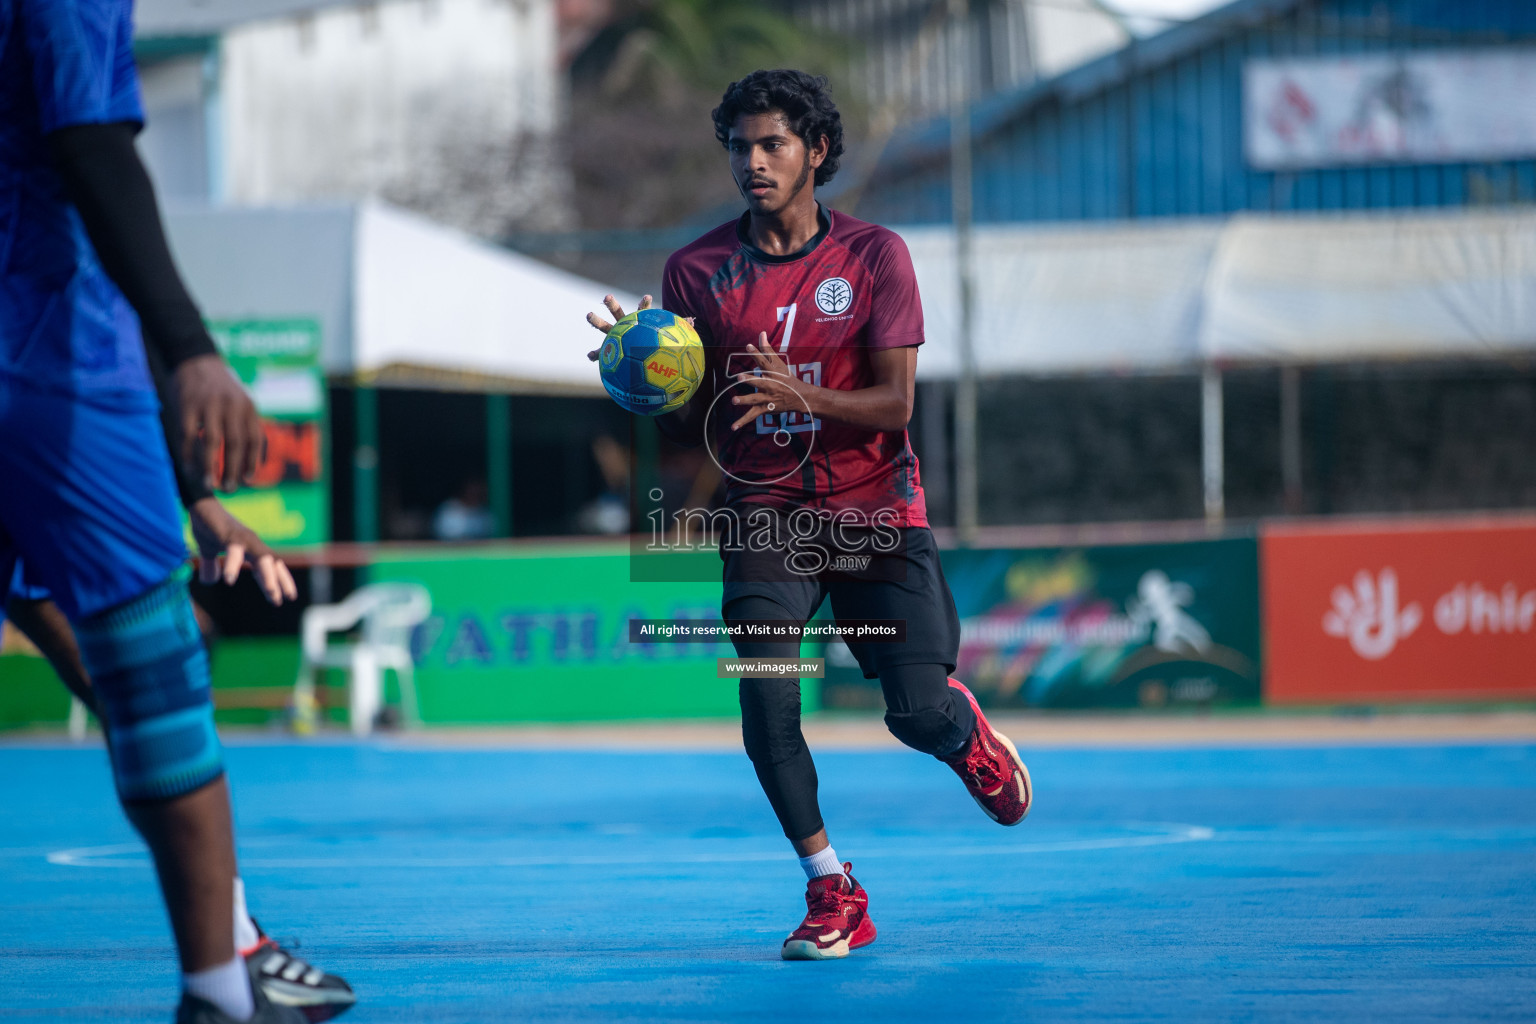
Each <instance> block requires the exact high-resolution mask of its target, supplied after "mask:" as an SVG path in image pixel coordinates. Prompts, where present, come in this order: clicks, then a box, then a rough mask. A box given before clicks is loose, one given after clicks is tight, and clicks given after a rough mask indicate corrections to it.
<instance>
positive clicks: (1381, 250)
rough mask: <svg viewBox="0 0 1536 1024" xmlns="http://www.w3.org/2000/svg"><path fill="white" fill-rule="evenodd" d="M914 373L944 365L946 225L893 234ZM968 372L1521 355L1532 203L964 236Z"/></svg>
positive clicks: (936, 372)
mask: <svg viewBox="0 0 1536 1024" xmlns="http://www.w3.org/2000/svg"><path fill="white" fill-rule="evenodd" d="M901 233H902V236H903V237H904V238H905V239H906V241H907V244H908V246H909V247H910V248H911V250H912V257H913V262H914V264H915V266H916V269H917V277H918V283H919V286H920V287H921V289H922V294H923V306H924V312H925V315H926V319H927V327H928V339H929V340H928V344H927V345H926V346H925V351H924V353H923V357H922V358H921V359H920V360H919V361H918V373H919V376H920V377H926V378H930V379H944V378H952V377H954V376H955V375H956V374H957V373H958V372H959V360H958V355H957V350H958V346H957V343H956V338H955V333H956V329H957V328H956V323H957V320H958V316H957V312H956V295H957V292H958V288H957V284H956V273H955V263H954V240H953V234H952V232H951V231H950V230H949V229H948V228H947V227H936V228H913V229H903V230H902V232H901ZM974 266H975V268H976V330H975V339H974V341H975V352H976V362H977V369H978V370H979V372H981V373H985V374H1001V373H1052V372H1074V371H1087V370H1103V369H1127V370H1129V369H1157V368H1170V367H1178V366H1190V365H1194V364H1197V363H1199V362H1202V361H1207V360H1218V361H1221V360H1263V361H1279V362H1299V361H1331V360H1346V359H1362V358H1375V357H1384V356H1385V357H1414V356H1418V357H1432V356H1446V355H1483V354H1494V353H1499V352H1509V351H1514V350H1522V349H1523V350H1530V349H1536V212H1531V211H1527V210H1515V211H1511V210H1495V211H1489V212H1474V213H1465V212H1457V213H1447V214H1438V213H1429V214H1414V215H1402V214H1396V213H1394V214H1392V215H1365V216H1361V215H1352V216H1348V217H1343V216H1307V217H1297V216H1287V217H1261V216H1251V215H1241V216H1236V217H1232V218H1228V219H1224V220H1220V221H1216V220H1211V221H1183V222H1164V223H1154V224H1151V225H1148V226H1143V225H1141V224H1137V225H1129V224H1113V225H1107V226H1098V225H1082V226H1073V227H1058V226H1051V227H1040V226H1015V225H989V226H981V227H978V228H977V229H976V230H975V260H974Z"/></svg>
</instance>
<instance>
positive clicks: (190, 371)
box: [171, 355, 265, 491]
mask: <svg viewBox="0 0 1536 1024" xmlns="http://www.w3.org/2000/svg"><path fill="white" fill-rule="evenodd" d="M171 390H172V393H173V394H174V395H175V396H176V405H177V409H178V412H179V413H180V416H181V458H182V461H183V462H184V463H185V464H186V465H187V467H188V468H189V469H190V470H191V471H193V472H198V471H199V470H200V471H201V472H202V475H203V479H204V480H205V481H206V482H207V484H208V486H209V487H216V488H218V489H219V490H223V491H233V490H234V489H235V488H236V487H239V486H240V482H241V481H243V480H246V479H249V478H250V476H251V475H252V474H253V473H255V472H256V469H257V467H259V466H260V465H261V454H262V445H263V444H264V442H265V435H264V433H263V431H262V428H261V416H260V414H258V413H257V412H256V405H255V403H253V402H252V401H251V396H250V395H247V394H246V393H245V389H244V388H243V387H241V386H240V382H239V381H238V380H236V379H235V375H234V374H233V373H232V372H230V369H229V364H228V363H226V362H224V359H223V357H222V356H218V355H205V356H194V357H192V358H191V359H188V360H187V361H186V362H184V363H182V364H181V365H180V366H178V367H176V372H175V373H174V374H172V377H171ZM199 446H201V448H202V451H201V455H199V452H198V448H199ZM221 457H222V461H223V474H222V478H221V476H220V473H219V463H220V460H221ZM199 460H201V462H202V465H201V466H199V465H198V462H199Z"/></svg>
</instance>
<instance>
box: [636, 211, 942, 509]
mask: <svg viewBox="0 0 1536 1024" xmlns="http://www.w3.org/2000/svg"><path fill="white" fill-rule="evenodd" d="M820 217H821V231H820V232H819V233H818V234H817V236H816V237H815V238H814V239H812V240H811V241H810V242H809V243H807V244H806V246H805V247H804V248H803V249H801V250H800V251H799V252H796V253H793V254H791V255H788V256H771V255H769V254H767V253H765V252H763V251H761V250H760V249H757V248H756V247H755V246H753V245H752V244H751V242H750V241H748V238H747V234H746V227H747V215H746V214H743V215H742V217H741V219H740V220H734V221H731V222H730V223H728V224H722V225H721V226H720V227H718V228H715V229H714V230H713V231H711V232H709V233H708V234H706V235H704V236H703V237H702V238H699V239H698V240H696V241H694V242H692V243H690V244H689V245H686V246H684V247H683V248H681V249H679V250H678V251H677V252H675V253H673V254H672V257H671V258H670V259H668V260H667V269H666V275H665V278H664V279H663V282H662V290H661V303H662V306H663V307H664V308H666V309H668V310H670V311H671V312H673V313H676V314H677V315H679V316H686V317H693V318H694V327H695V328H696V329H697V330H698V332H699V336H700V337H701V338H702V339H703V341H704V346H705V351H706V366H707V369H708V377H707V379H706V381H705V383H704V385H703V386H701V387H700V389H699V394H698V395H696V396H695V397H694V399H693V401H695V402H705V403H711V402H713V403H715V404H714V407H713V409H712V411H711V412H710V416H709V420H708V423H707V425H706V428H705V429H706V430H708V431H710V432H711V433H712V437H711V438H709V439H707V440H709V441H710V446H711V448H713V449H714V452H715V455H716V458H717V459H718V460H719V463H720V467H721V468H722V469H724V470H725V472H726V474H727V481H728V482H727V484H726V502H727V503H728V504H730V505H739V504H744V503H752V504H760V505H773V506H777V507H781V508H796V507H806V508H811V509H815V510H817V511H818V512H821V513H824V514H828V515H831V514H836V513H839V512H842V511H843V510H845V509H851V510H854V511H856V512H858V513H859V514H860V516H861V517H863V518H864V520H865V521H867V520H868V519H870V518H872V517H875V516H877V515H878V516H879V518H880V519H881V520H883V521H884V522H886V523H889V524H890V525H893V526H927V525H928V512H927V507H926V505H925V503H924V501H923V488H922V484H921V483H920V482H919V480H918V472H917V456H916V455H914V454H913V453H912V446H911V444H909V443H908V440H907V432H906V430H905V429H902V430H883V431H882V430H864V429H861V428H859V427H855V426H851V425H849V424H847V423H840V422H837V421H835V420H823V419H821V418H812V417H811V416H809V415H808V414H807V412H806V411H805V409H803V408H791V409H785V410H780V411H776V412H773V413H766V414H764V415H762V416H759V417H758V418H757V419H756V420H755V421H754V422H752V423H749V424H747V425H746V426H743V427H742V428H741V429H740V430H738V431H732V430H731V424H732V423H734V422H735V421H736V420H737V419H738V418H739V417H740V415H741V414H742V412H743V411H744V410H743V409H742V408H741V407H740V406H734V405H731V404H730V398H731V397H732V396H734V395H739V394H751V393H752V391H753V389H752V388H751V387H750V386H748V385H746V384H737V385H735V386H734V387H732V381H731V379H730V377H731V376H732V375H735V374H740V373H744V372H750V371H753V370H755V369H756V366H757V364H756V362H755V361H754V360H753V359H752V357H751V356H750V355H749V354H748V352H747V344H748V343H749V342H750V343H753V344H755V343H756V342H757V340H758V335H759V333H761V332H763V331H766V332H767V333H768V342H769V344H770V345H772V346H773V348H774V349H775V350H776V351H777V352H778V353H779V355H780V357H781V358H782V359H783V360H784V362H785V363H787V364H788V365H789V369H790V372H791V373H793V374H795V375H796V376H797V377H799V378H800V379H801V380H804V381H806V382H808V383H811V384H815V385H818V386H820V387H824V388H835V389H838V390H842V391H854V390H857V389H859V388H867V387H870V386H872V385H873V384H874V376H873V373H872V371H871V368H870V360H869V352H870V350H871V349H881V348H904V347H906V346H909V345H921V344H922V343H923V307H922V303H921V301H920V300H919V299H918V295H917V278H916V276H915V275H914V274H913V271H912V257H911V256H910V255H909V254H908V253H907V247H906V244H905V243H904V242H902V240H901V238H900V237H898V236H897V235H896V234H895V233H894V232H892V231H889V230H887V229H885V228H882V227H879V226H878V225H875V224H869V223H866V222H864V221H861V220H857V219H855V218H853V217H850V216H848V215H847V214H845V213H838V212H836V211H826V210H822V211H821V212H820ZM882 510H889V512H888V513H882ZM844 518H845V521H846V522H848V523H849V524H850V525H859V524H860V519H857V518H853V517H844Z"/></svg>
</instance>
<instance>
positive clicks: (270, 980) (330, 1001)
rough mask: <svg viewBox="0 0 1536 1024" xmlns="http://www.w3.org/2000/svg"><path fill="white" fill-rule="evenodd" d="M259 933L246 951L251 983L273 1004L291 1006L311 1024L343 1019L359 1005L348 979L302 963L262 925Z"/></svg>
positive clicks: (246, 962)
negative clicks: (268, 933) (343, 1016)
mask: <svg viewBox="0 0 1536 1024" xmlns="http://www.w3.org/2000/svg"><path fill="white" fill-rule="evenodd" d="M252 923H254V922H252ZM256 934H257V935H258V936H259V937H260V939H259V941H258V942H257V943H256V945H255V946H254V947H252V948H251V949H248V950H245V951H244V956H245V966H246V968H247V969H248V970H249V971H250V972H251V984H252V985H253V986H255V987H258V988H260V989H261V991H262V992H263V993H264V994H265V995H266V997H267V998H268V999H270V1000H271V1001H272V1002H273V1003H275V1004H277V1005H278V1006H291V1007H293V1008H294V1009H296V1010H298V1011H299V1012H300V1013H302V1014H304V1016H305V1017H306V1018H308V1020H309V1021H310V1024H318V1022H319V1021H323V1020H330V1019H331V1018H332V1017H338V1016H340V1015H341V1014H343V1013H345V1012H347V1011H348V1010H350V1009H351V1008H352V1004H353V1003H355V1002H357V996H356V995H354V994H353V992H352V986H351V985H348V984H347V983H346V982H345V981H344V980H342V979H341V978H338V977H337V976H336V975H334V974H326V973H325V972H324V971H322V970H321V969H320V968H318V967H314V966H312V965H311V964H309V963H307V962H305V961H303V960H300V959H299V958H298V957H296V956H294V955H293V954H292V953H290V952H288V951H287V950H286V949H284V948H283V947H282V946H279V945H278V944H277V943H276V942H275V941H273V939H272V938H271V936H269V935H267V933H266V932H264V931H262V930H261V927H260V926H259V925H258V926H257V928H256Z"/></svg>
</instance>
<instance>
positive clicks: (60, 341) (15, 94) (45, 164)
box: [0, 0, 156, 409]
mask: <svg viewBox="0 0 1536 1024" xmlns="http://www.w3.org/2000/svg"><path fill="white" fill-rule="evenodd" d="M132 16H133V4H132V0H0V386H3V385H5V384H6V383H7V382H8V380H14V381H19V382H24V383H25V384H26V385H28V386H30V387H32V388H35V389H39V390H42V391H47V392H53V393H58V394H63V395H66V396H69V397H73V398H78V399H82V400H85V401H89V402H92V403H93V404H97V405H110V406H112V407H115V408H128V409H153V408H155V407H156V399H155V393H154V387H153V385H152V384H151V382H150V378H149V372H148V369H147V368H146V366H145V362H144V347H143V341H142V339H141V337H140V334H139V321H138V317H137V316H136V315H135V314H134V312H133V309H132V307H130V306H129V305H128V301H127V299H125V298H124V297H123V294H122V292H120V291H118V289H117V286H116V285H114V284H113V283H112V281H111V280H110V279H109V278H108V277H107V274H106V272H105V271H104V270H103V269H102V266H101V263H100V261H99V260H98V259H97V258H96V252H95V250H94V249H93V248H92V247H91V243H90V240H89V239H88V238H87V237H86V234H85V228H84V226H83V225H82V224H81V221H80V215H79V213H78V212H77V211H76V210H75V208H74V206H73V205H72V204H71V203H69V201H68V200H67V199H66V198H65V195H64V187H63V183H62V181H61V180H60V178H59V175H58V172H57V171H55V170H54V167H53V164H52V161H51V160H50V158H49V155H48V148H47V144H46V141H45V136H46V135H47V134H48V133H49V132H52V131H55V130H57V129H60V128H65V127H69V126H71V125H80V124H110V123H113V122H122V121H129V122H136V123H142V122H143V120H144V112H143V108H142V107H141V105H140V102H139V82H138V74H137V71H136V70H135V68H134V63H133V17H132Z"/></svg>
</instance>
